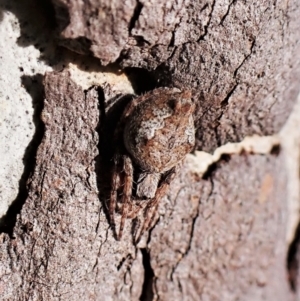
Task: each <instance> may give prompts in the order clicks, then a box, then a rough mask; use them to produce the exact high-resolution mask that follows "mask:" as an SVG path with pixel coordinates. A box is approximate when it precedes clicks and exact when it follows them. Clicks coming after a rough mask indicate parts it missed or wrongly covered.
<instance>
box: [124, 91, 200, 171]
mask: <svg viewBox="0 0 300 301" xmlns="http://www.w3.org/2000/svg"><path fill="white" fill-rule="evenodd" d="M193 111H194V104H193V102H192V101H191V93H190V92H189V91H183V92H181V91H179V90H178V89H168V88H158V89H156V90H153V91H151V92H149V93H147V94H145V95H143V96H140V97H138V98H137V99H136V100H135V102H134V106H132V105H131V108H129V110H128V111H127V112H126V116H125V118H126V122H125V128H124V136H123V138H124V144H125V147H126V149H127V151H128V152H129V153H130V155H131V157H132V159H133V160H134V161H135V163H136V164H138V165H139V166H140V168H141V169H142V170H144V171H147V172H156V173H164V172H166V171H168V170H170V169H171V168H172V167H174V166H175V165H177V164H178V163H179V162H180V161H181V160H182V159H183V158H184V157H185V155H186V154H187V153H189V152H190V151H191V150H192V149H193V147H194V144H195V128H194V120H193Z"/></svg>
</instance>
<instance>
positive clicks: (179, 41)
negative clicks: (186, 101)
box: [54, 0, 300, 151]
mask: <svg viewBox="0 0 300 301" xmlns="http://www.w3.org/2000/svg"><path fill="white" fill-rule="evenodd" d="M54 2H55V3H59V4H60V6H59V7H61V6H63V7H64V8H65V14H62V13H61V11H62V10H59V12H60V13H59V16H60V19H59V20H64V22H60V24H61V26H62V27H63V26H65V25H66V24H68V26H66V28H65V29H64V30H63V32H62V35H61V36H62V38H67V40H62V43H63V44H64V45H67V46H68V47H70V48H72V49H75V50H77V51H78V52H82V51H83V50H82V45H83V44H82V43H80V49H78V48H77V47H76V46H75V45H74V41H76V39H82V38H83V37H84V38H85V41H88V45H89V47H88V50H87V51H86V52H87V53H89V52H92V54H93V55H94V56H96V57H98V58H100V60H101V61H102V62H103V63H104V64H107V63H111V62H114V61H116V60H118V62H119V63H120V64H121V65H122V66H123V67H139V68H144V69H148V70H149V71H151V74H152V75H153V76H154V77H155V78H156V85H159V86H166V85H167V86H176V87H179V88H182V87H184V88H190V89H192V91H193V99H194V100H195V102H196V103H197V111H196V118H195V119H196V120H197V127H198V132H197V137H198V148H200V149H203V150H209V151H212V150H213V149H214V148H215V147H216V146H220V145H222V144H223V143H225V142H227V141H239V140H241V139H242V138H243V137H245V135H252V134H260V135H266V134H267V135H268V134H272V133H274V132H276V131H278V130H279V129H280V128H281V126H282V125H283V123H284V122H285V120H286V118H287V117H288V115H289V113H290V112H291V109H292V107H293V104H294V101H295V99H296V96H297V93H298V91H299V61H300V48H299V43H298V40H299V38H300V25H299V22H298V16H299V11H300V7H299V2H298V1H297V0H293V1H288V2H286V1H270V0H261V1H255V2H247V1H223V2H217V1H215V0H210V1H182V2H172V5H170V2H165V1H161V0H151V1H144V0H141V1H140V0H139V1H136V2H134V1H125V2H122V1H115V2H111V1H110V0H107V1H101V5H99V1H95V0H93V1H82V0H74V1H66V0H56V1H54ZM56 7H58V6H57V5H56ZM57 11H58V9H57ZM66 11H67V12H68V13H66ZM71 38H72V40H71V41H70V40H69V39H71ZM144 80H145V81H146V80H147V79H144Z"/></svg>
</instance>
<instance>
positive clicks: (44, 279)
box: [0, 72, 292, 301]
mask: <svg viewBox="0 0 300 301" xmlns="http://www.w3.org/2000/svg"><path fill="white" fill-rule="evenodd" d="M44 85H45V107H44V110H43V113H42V120H43V122H44V123H45V136H44V139H43V141H42V143H41V145H40V147H39V151H38V154H37V163H36V168H35V172H34V174H33V175H32V177H31V179H30V182H29V185H28V190H29V195H28V198H27V199H26V201H25V204H24V206H23V208H22V211H21V213H20V215H19V216H18V218H17V222H16V225H15V228H14V230H13V233H12V235H11V237H9V236H8V235H7V234H1V236H0V238H1V245H0V258H1V265H0V291H1V296H2V300H49V301H50V300H158V299H159V300H173V299H174V300H199V299H200V300H238V299H241V300H274V298H273V297H274V296H276V298H277V297H278V299H276V300H289V298H290V297H291V296H290V291H289V287H288V283H287V278H286V270H285V260H286V251H287V250H286V248H287V247H286V244H285V225H286V222H287V215H286V211H287V204H286V202H285V201H284V200H285V195H286V187H287V186H286V182H285V170H284V168H283V164H282V156H280V155H279V156H278V155H271V154H270V155H267V156H259V155H249V154H241V155H234V156H232V157H227V158H225V159H224V160H223V161H221V162H220V163H219V164H217V165H216V166H215V168H214V170H211V171H210V172H209V173H208V174H207V175H206V178H205V179H200V178H199V177H198V176H197V175H195V174H194V173H193V172H192V171H191V168H190V166H188V165H187V164H186V163H184V164H183V166H182V168H181V172H180V173H179V174H178V175H177V177H176V179H175V180H174V182H173V183H172V184H171V188H170V192H169V194H168V195H167V196H166V197H165V198H164V199H163V200H162V201H161V203H160V207H159V214H160V215H159V216H160V217H159V218H158V220H157V222H156V225H155V227H154V228H153V229H152V230H151V231H150V234H149V237H148V239H147V237H145V239H144V240H143V241H142V242H141V243H140V244H139V245H138V246H134V245H133V244H132V236H131V233H130V228H131V225H130V223H129V222H128V223H127V228H126V231H125V233H124V236H123V239H122V241H121V242H117V241H116V240H115V239H114V238H113V235H112V231H111V230H110V229H109V225H108V222H107V219H106V216H105V213H104V210H103V208H104V206H105V203H106V200H105V199H99V190H98V189H100V192H101V189H102V186H101V184H100V182H99V179H100V177H101V176H103V175H101V172H102V171H101V170H100V171H97V173H96V172H95V166H96V162H97V155H98V150H97V145H98V134H97V131H96V129H97V128H98V126H99V124H98V123H99V111H98V105H99V99H98V98H99V93H98V92H99V91H98V90H97V89H96V88H92V89H90V90H89V91H85V92H84V91H82V89H81V88H80V87H79V86H77V85H76V84H75V83H74V82H72V80H71V79H70V77H69V74H68V73H67V72H63V73H58V72H57V73H56V72H53V73H48V74H46V77H45V80H44ZM100 94H101V93H100ZM99 143H100V145H101V143H102V144H103V143H104V144H105V141H100V142H99ZM97 183H98V184H97ZM291 300H292V299H291Z"/></svg>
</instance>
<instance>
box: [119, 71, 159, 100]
mask: <svg viewBox="0 0 300 301" xmlns="http://www.w3.org/2000/svg"><path fill="white" fill-rule="evenodd" d="M125 73H126V75H127V77H128V79H129V81H130V82H131V84H132V87H133V89H134V92H135V94H138V95H140V94H143V93H145V92H148V91H150V90H153V89H155V88H156V87H157V86H158V85H157V81H156V79H155V77H154V75H153V73H152V72H150V71H148V70H146V69H142V68H125Z"/></svg>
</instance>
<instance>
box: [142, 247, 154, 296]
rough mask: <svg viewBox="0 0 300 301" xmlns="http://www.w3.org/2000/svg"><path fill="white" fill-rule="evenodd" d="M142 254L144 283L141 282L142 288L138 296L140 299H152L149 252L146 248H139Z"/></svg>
mask: <svg viewBox="0 0 300 301" xmlns="http://www.w3.org/2000/svg"><path fill="white" fill-rule="evenodd" d="M141 252H142V255H143V266H144V271H145V274H144V283H143V290H142V294H141V297H140V301H151V300H153V297H154V293H153V279H154V272H153V269H152V267H151V263H150V254H149V252H148V251H147V249H145V248H144V249H141Z"/></svg>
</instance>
